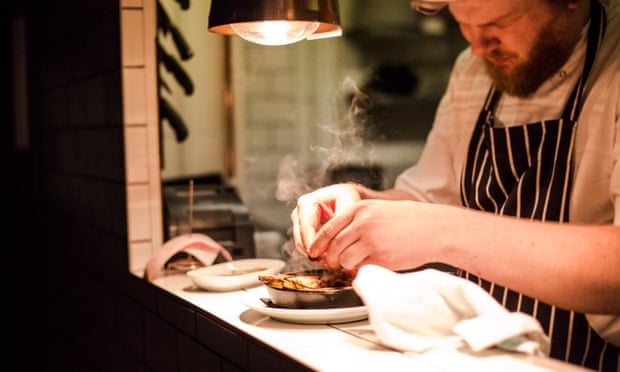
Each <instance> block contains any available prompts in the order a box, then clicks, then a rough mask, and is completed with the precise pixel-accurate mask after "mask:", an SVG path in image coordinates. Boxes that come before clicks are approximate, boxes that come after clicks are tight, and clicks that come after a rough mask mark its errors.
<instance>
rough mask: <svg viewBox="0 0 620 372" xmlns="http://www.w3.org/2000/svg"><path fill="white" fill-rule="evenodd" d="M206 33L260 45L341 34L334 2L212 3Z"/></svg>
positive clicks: (234, 0)
mask: <svg viewBox="0 0 620 372" xmlns="http://www.w3.org/2000/svg"><path fill="white" fill-rule="evenodd" d="M209 31H211V32H214V33H218V34H223V35H238V36H240V37H241V38H243V39H245V40H247V41H250V42H253V43H257V44H261V45H287V44H292V43H296V42H298V41H301V40H305V39H307V40H314V39H322V38H327V37H335V36H341V35H342V28H341V27H340V16H339V14H338V3H337V1H336V0H212V1H211V10H210V13H209Z"/></svg>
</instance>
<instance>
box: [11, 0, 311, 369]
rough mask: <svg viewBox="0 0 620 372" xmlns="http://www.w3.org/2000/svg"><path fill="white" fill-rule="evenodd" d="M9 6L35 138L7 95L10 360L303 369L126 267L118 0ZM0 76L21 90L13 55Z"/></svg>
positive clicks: (85, 365) (86, 365)
mask: <svg viewBox="0 0 620 372" xmlns="http://www.w3.org/2000/svg"><path fill="white" fill-rule="evenodd" d="M149 1H150V0H143V1H142V2H140V1H138V2H136V1H124V2H125V3H127V4H131V5H128V6H131V7H139V6H141V5H140V4H143V3H145V4H150V3H149ZM3 4H4V5H3V7H6V8H5V9H1V10H6V12H2V21H3V22H0V23H1V24H2V27H3V28H2V30H1V31H4V32H2V33H1V34H2V35H1V36H0V37H1V38H2V48H3V50H5V51H8V53H6V54H5V55H9V54H10V51H11V41H10V40H11V38H10V37H7V35H10V32H11V27H10V25H11V21H12V20H13V19H15V17H18V16H20V15H21V14H23V15H24V16H25V19H26V21H27V22H26V24H27V27H26V31H27V32H26V34H27V35H26V36H27V37H26V39H27V46H28V49H27V61H28V63H27V68H28V103H29V110H28V113H29V121H28V124H29V130H30V138H29V139H30V146H29V147H28V148H26V149H24V150H19V151H18V150H16V149H15V148H14V147H13V145H12V140H11V138H12V132H13V130H12V127H11V125H9V124H10V123H12V120H11V118H12V114H13V109H12V107H13V106H12V103H11V100H10V98H7V99H6V100H2V102H0V105H1V107H2V113H5V115H3V119H7V120H6V121H5V120H3V121H5V124H4V125H2V126H0V127H2V128H3V129H2V141H3V143H2V147H3V149H5V150H6V151H5V153H7V155H6V156H3V162H6V163H9V164H11V166H9V165H7V167H6V168H5V169H6V170H8V169H10V171H9V172H7V174H8V175H9V177H7V179H6V180H5V181H6V183H7V184H9V185H10V187H9V189H10V190H9V194H8V195H7V198H6V199H7V204H9V205H10V206H9V208H7V210H8V211H9V217H10V218H8V220H9V221H10V223H11V225H9V228H8V229H5V231H6V230H8V234H7V236H8V237H9V238H10V239H12V241H10V240H9V241H5V242H4V243H5V244H4V246H5V253H6V255H5V259H6V260H7V261H8V262H6V261H5V263H6V264H7V265H8V266H9V268H10V270H9V275H7V276H6V277H7V281H6V282H5V288H8V290H5V291H4V292H3V301H2V303H3V305H4V306H5V308H8V309H9V312H8V314H7V315H8V317H7V318H6V319H7V322H8V323H9V324H8V326H7V327H6V329H9V332H8V335H9V337H8V338H6V339H5V345H6V344H7V343H8V344H9V352H8V353H6V354H8V355H9V358H8V359H7V360H3V362H4V363H5V365H6V366H10V367H9V368H11V369H15V370H19V371H89V372H90V371H114V372H122V371H132V372H136V371H137V372H140V371H156V372H160V371H161V372H176V371H179V372H185V371H231V372H233V371H242V370H253V371H263V370H265V371H267V370H268V371H274V370H277V371H289V370H306V369H305V367H303V366H300V365H299V364H298V363H296V362H294V361H291V360H288V359H286V358H282V356H281V355H280V354H279V353H277V352H274V351H273V350H270V349H269V348H268V347H266V346H265V345H263V344H262V343H260V342H259V341H257V340H254V339H252V338H251V337H249V336H247V335H245V334H242V333H239V332H237V331H236V330H235V329H233V328H231V327H230V326H229V325H227V324H225V323H223V322H221V321H220V320H219V319H217V318H214V317H212V316H211V315H209V314H208V313H206V312H205V311H204V310H202V309H199V308H196V307H194V306H193V305H191V304H188V303H186V302H184V301H182V300H180V299H179V298H177V297H175V296H173V295H170V294H169V293H167V292H165V291H163V290H161V289H159V288H158V287H155V286H153V285H151V284H150V283H148V282H146V281H145V280H143V279H140V278H137V277H135V276H133V275H132V274H130V273H129V269H128V236H127V217H126V216H127V205H126V180H125V167H124V163H125V162H124V138H123V122H122V120H123V107H122V94H121V92H122V69H121V58H120V57H121V56H120V51H121V43H120V31H119V30H120V14H121V12H120V9H121V4H120V3H119V1H118V0H98V1H82V0H54V1H43V0H27V1H26V0H24V1H23V2H22V1H18V2H11V3H9V4H6V3H5V2H3ZM136 4H137V5H136ZM22 6H23V7H22ZM4 21H6V22H4ZM9 60H10V59H9ZM0 76H1V77H0V79H2V87H3V93H5V94H7V93H8V96H9V97H10V96H11V94H12V89H11V88H10V87H11V84H10V81H11V80H12V79H11V73H10V66H8V67H7V68H3V69H2V72H0ZM5 314H6V312H5Z"/></svg>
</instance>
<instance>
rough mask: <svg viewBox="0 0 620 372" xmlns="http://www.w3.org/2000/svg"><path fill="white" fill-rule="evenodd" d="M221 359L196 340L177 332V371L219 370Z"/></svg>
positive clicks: (199, 371) (220, 368)
mask: <svg viewBox="0 0 620 372" xmlns="http://www.w3.org/2000/svg"><path fill="white" fill-rule="evenodd" d="M221 370H222V359H221V358H220V357H219V356H218V355H217V354H215V353H214V352H212V351H210V350H209V349H207V348H205V347H204V346H202V345H200V344H199V343H198V342H196V341H195V340H194V339H193V338H190V337H187V336H186V335H184V334H179V372H203V371H221Z"/></svg>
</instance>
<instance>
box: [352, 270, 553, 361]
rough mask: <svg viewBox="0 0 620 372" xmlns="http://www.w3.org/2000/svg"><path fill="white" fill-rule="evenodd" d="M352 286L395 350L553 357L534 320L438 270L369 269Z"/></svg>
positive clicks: (380, 334)
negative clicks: (461, 348) (464, 348)
mask: <svg viewBox="0 0 620 372" xmlns="http://www.w3.org/2000/svg"><path fill="white" fill-rule="evenodd" d="M353 288H354V289H355V291H356V292H357V294H358V295H359V296H360V297H361V298H362V300H363V301H364V303H365V304H366V306H367V307H368V319H369V322H370V324H371V326H372V328H373V329H374V331H375V333H376V335H377V337H378V338H379V340H380V341H381V342H382V343H383V344H385V345H386V346H388V347H391V348H394V349H397V350H401V351H414V352H423V351H426V350H429V349H432V348H437V347H442V346H448V345H457V344H462V343H465V344H467V345H468V346H469V347H470V348H471V349H472V350H474V351H481V350H484V349H487V348H491V347H499V348H502V349H504V350H509V351H518V352H523V353H527V354H533V355H548V353H549V339H548V338H547V336H546V335H545V333H544V332H543V330H542V327H541V326H540V324H539V323H538V321H537V320H536V319H535V318H533V317H531V316H529V315H527V314H523V313H516V312H509V311H507V310H506V309H505V308H504V307H502V306H501V305H500V304H499V303H498V302H497V301H495V299H494V298H493V297H491V295H489V294H488V293H487V292H485V291H484V290H483V289H482V288H480V287H478V286H477V285H476V284H474V283H472V282H470V281H468V280H465V279H462V278H459V277H456V276H453V275H450V274H448V273H444V272H441V271H439V270H435V269H426V270H422V271H417V272H411V273H405V274H399V273H395V272H393V271H390V270H387V269H385V268H382V267H379V266H375V265H366V266H363V267H362V268H361V269H360V270H359V272H358V274H357V277H356V278H355V280H354V281H353Z"/></svg>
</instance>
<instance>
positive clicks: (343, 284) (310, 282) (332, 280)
mask: <svg viewBox="0 0 620 372" xmlns="http://www.w3.org/2000/svg"><path fill="white" fill-rule="evenodd" d="M354 278H355V273H354V272H347V271H342V270H337V271H334V270H327V269H323V270H307V271H298V272H288V273H277V274H262V275H259V276H258V279H259V280H260V281H261V282H263V283H264V284H265V285H266V287H267V292H268V294H269V300H270V301H271V305H272V306H275V307H282V308H289V309H333V308H346V307H357V306H362V305H363V302H362V300H361V298H360V297H359V296H358V295H357V293H355V290H354V289H353V287H352V283H353V279H354Z"/></svg>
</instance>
